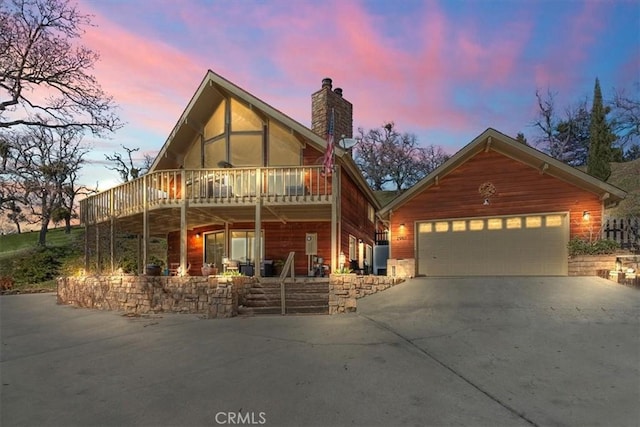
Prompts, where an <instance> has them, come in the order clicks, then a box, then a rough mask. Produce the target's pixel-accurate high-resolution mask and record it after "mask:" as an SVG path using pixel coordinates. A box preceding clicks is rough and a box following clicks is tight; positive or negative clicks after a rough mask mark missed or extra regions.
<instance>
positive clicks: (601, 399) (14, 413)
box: [0, 278, 640, 426]
mask: <svg viewBox="0 0 640 427" xmlns="http://www.w3.org/2000/svg"><path fill="white" fill-rule="evenodd" d="M639 313H640V292H638V291H637V290H634V289H629V288H626V287H623V286H620V285H614V284H613V283H611V282H608V281H606V280H603V279H598V278H542V279H540V278H475V279H474V278H464V279H414V280H411V281H409V282H407V283H404V284H402V285H399V286H397V287H395V288H393V289H390V290H388V291H386V292H383V293H381V294H377V295H373V296H370V297H367V298H365V299H363V300H360V301H359V311H358V313H357V314H349V315H342V316H332V317H330V316H298V317H280V316H275V317H261V318H234V319H224V320H222V319H218V320H204V319H200V318H198V317H197V316H192V315H169V314H167V315H157V316H149V317H140V318H128V317H124V316H122V315H121V314H120V313H114V312H99V311H92V310H86V309H75V308H72V307H69V306H58V305H56V304H55V296H53V295H52V294H39V295H23V296H4V297H0V321H1V324H0V325H1V326H0V334H1V337H0V338H1V348H0V375H1V382H2V386H1V387H2V388H1V389H0V393H1V394H0V424H1V425H2V426H22V425H24V426H40V425H45V426H46V425H50V426H71V425H77V426H89V425H118V426H126V425H144V426H147V425H148V426H158V425H167V426H178V425H182V426H215V425H272V426H280V425H291V426H302V425H310V426H315V425H317V426H334V425H335V426H343V425H362V426H371V425H384V426H395V425H414V426H448V425H470V426H477V425H487V426H496V425H504V426H517V425H525V426H526V425H575V426H589V425H615V426H633V425H638V424H639V423H640V406H639V405H638V402H639V401H640V318H639V316H640V314H639Z"/></svg>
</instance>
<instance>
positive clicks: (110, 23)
mask: <svg viewBox="0 0 640 427" xmlns="http://www.w3.org/2000/svg"><path fill="white" fill-rule="evenodd" d="M78 5H79V8H80V10H81V11H82V12H83V13H87V14H91V15H93V18H92V22H93V24H95V27H92V28H89V29H88V30H87V32H86V34H85V35H84V36H83V38H82V40H83V43H84V44H85V45H87V46H88V47H90V48H92V49H94V50H95V51H97V52H99V53H100V56H101V58H100V62H99V63H98V64H97V66H96V68H95V70H93V71H94V74H95V75H96V77H97V78H98V80H99V82H100V83H101V85H102V87H103V89H104V90H105V91H106V92H108V93H109V94H111V95H112V96H113V97H114V99H115V101H116V103H117V104H118V105H119V107H120V108H119V110H118V113H119V116H120V118H121V119H122V120H123V121H124V122H126V126H125V127H124V128H122V129H121V130H119V131H118V132H117V133H116V134H115V135H113V137H112V139H110V140H89V141H91V143H92V145H93V147H94V150H93V151H92V153H91V155H90V160H91V161H93V162H95V164H94V165H93V166H91V167H89V166H88V167H87V168H86V171H85V181H86V182H85V183H86V184H91V183H93V184H95V182H96V181H98V182H99V188H100V189H101V190H104V189H106V188H109V187H111V186H112V185H114V184H116V183H117V175H116V174H115V172H112V171H109V170H107V169H106V168H105V167H104V154H105V153H107V154H109V153H113V152H114V151H122V150H121V148H120V144H124V145H126V146H127V147H129V148H134V147H140V150H141V153H149V154H153V155H155V153H156V152H157V151H158V150H159V149H160V147H161V146H162V145H163V143H164V142H165V140H166V138H167V136H168V134H169V132H170V131H171V129H172V128H173V127H174V125H175V124H176V121H177V120H178V117H179V116H180V114H181V113H182V112H183V110H184V108H185V107H186V105H187V103H188V102H189V99H190V98H191V96H192V95H193V94H194V92H195V90H196V89H197V87H198V85H199V84H200V82H201V81H202V79H203V77H204V76H205V74H206V72H207V70H208V69H211V70H212V71H214V72H216V73H217V74H220V75H221V76H222V77H224V78H226V79H228V80H230V81H232V82H234V83H235V84H237V85H238V86H240V87H241V88H243V89H245V90H247V91H248V92H250V93H251V94H253V95H255V96H257V97H258V98H260V99H262V100H263V101H265V102H266V103H268V104H270V105H271V106H273V107H275V108H277V109H279V110H280V111H282V112H283V113H285V114H287V115H288V116H290V117H292V118H293V119H295V120H297V121H299V122H300V123H302V124H303V125H306V126H310V122H311V94H312V93H313V92H315V91H316V90H318V89H319V88H320V86H321V81H322V79H323V78H324V77H330V78H332V79H333V83H334V87H341V88H342V89H343V91H344V97H345V98H346V99H347V100H349V101H350V102H351V103H353V106H354V108H353V109H354V133H355V131H356V130H357V128H359V127H363V128H364V129H370V128H373V127H379V126H381V125H382V124H383V123H385V122H387V121H394V122H395V123H396V127H397V128H398V130H399V131H401V132H409V133H414V134H416V135H417V137H418V140H419V142H420V143H421V144H423V145H428V144H436V145H440V146H442V147H443V148H444V149H445V151H447V152H449V153H450V154H453V153H455V152H456V151H457V150H458V149H460V148H461V147H462V146H464V145H465V144H467V143H468V142H470V141H471V140H472V139H473V138H474V137H475V136H477V135H478V134H480V133H481V132H483V131H484V130H485V129H486V128H487V127H493V128H496V129H497V130H499V131H501V132H504V133H506V134H508V135H512V136H515V135H516V134H517V133H518V132H523V133H524V134H525V135H526V136H527V138H528V139H529V141H530V142H533V140H534V139H535V131H534V129H533V128H532V127H531V122H532V121H533V120H534V119H535V116H536V112H537V109H536V99H535V91H536V89H541V90H543V91H545V92H546V91H547V89H550V90H551V91H552V92H554V93H556V94H557V97H556V101H557V104H558V106H559V107H564V106H567V105H569V104H572V103H575V102H577V101H579V100H580V99H584V98H587V97H588V98H591V96H592V93H593V86H594V81H595V78H596V77H599V78H600V84H601V86H602V90H603V95H604V97H605V98H609V97H611V96H612V94H613V90H614V88H616V89H622V90H625V91H626V92H627V93H629V94H631V93H635V96H636V97H637V96H638V95H637V94H638V90H639V88H638V86H637V84H638V82H640V3H638V1H636V0H631V1H595V0H592V1H574V0H554V1H551V0H548V1H544V0H542V1H540V0H535V1H528V0H527V1H515V0H484V1H480V0H477V1H463V0H457V1H412V0H409V1H404V0H403V1H398V0H379V1H356V0H335V1H304V0H296V1H270V0H269V1H264V0H263V1H250V0H226V1H214V0H180V1H172V0H167V1H160V0H79V2H78Z"/></svg>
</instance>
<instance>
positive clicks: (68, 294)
mask: <svg viewBox="0 0 640 427" xmlns="http://www.w3.org/2000/svg"><path fill="white" fill-rule="evenodd" d="M234 279H235V278H234ZM242 279H243V280H242V281H241V280H234V281H232V280H231V279H230V278H229V279H227V278H224V277H223V278H217V277H213V276H209V277H201V276H188V277H167V276H157V277H156V276H87V277H61V278H59V279H58V304H69V305H74V306H76V307H85V308H95V309H99V310H116V311H125V312H127V313H132V314H148V313H160V312H174V313H192V314H203V315H205V316H206V317H208V318H220V317H232V316H235V315H237V313H238V289H239V288H244V283H241V282H244V281H247V280H251V278H242Z"/></svg>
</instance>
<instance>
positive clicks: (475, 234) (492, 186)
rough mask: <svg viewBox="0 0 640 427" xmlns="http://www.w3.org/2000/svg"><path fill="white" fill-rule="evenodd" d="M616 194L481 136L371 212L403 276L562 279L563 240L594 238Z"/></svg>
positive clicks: (502, 140)
mask: <svg viewBox="0 0 640 427" xmlns="http://www.w3.org/2000/svg"><path fill="white" fill-rule="evenodd" d="M624 197H625V192H624V191H622V190H620V189H619V188H617V187H614V186H612V185H609V184H607V183H605V182H602V181H600V180H598V179H596V178H594V177H592V176H590V175H587V174H586V173H583V172H581V171H579V170H577V169H575V168H573V167H570V166H567V165H566V164H564V163H561V162H559V161H557V160H555V159H553V158H551V157H549V156H547V155H545V154H543V153H541V152H539V151H537V150H535V149H533V148H531V147H529V146H527V145H525V144H522V143H519V142H518V141H516V140H514V139H513V138H511V137H509V136H507V135H504V134H502V133H500V132H498V131H496V130H494V129H487V130H486V131H485V132H483V133H482V134H480V135H479V136H478V137H477V138H475V139H474V140H473V141H471V142H470V143H469V144H468V145H467V146H465V147H464V148H462V149H461V150H460V151H459V152H458V153H456V154H455V155H454V156H453V157H451V159H449V160H448V161H447V162H446V163H444V164H443V165H441V166H440V167H439V168H437V169H436V170H434V171H433V172H432V173H431V174H429V175H428V176H427V177H425V178H424V179H423V180H422V181H420V182H419V183H417V184H416V185H415V186H414V187H412V188H411V189H409V190H407V191H406V192H405V193H403V194H402V195H400V196H398V197H397V198H396V199H394V200H393V201H392V202H390V203H389V204H387V205H386V206H384V207H383V208H382V209H381V211H380V212H379V215H380V217H381V218H382V219H383V220H384V221H385V222H386V224H387V225H388V227H389V230H390V236H389V242H390V248H389V257H390V258H391V260H392V261H394V262H395V261H398V260H409V261H410V263H409V265H410V267H408V268H410V270H413V271H410V274H416V275H427V276H473V275H485V276H486V275H528V276H537V275H567V269H568V254H567V243H568V242H569V240H570V239H571V238H574V237H579V238H588V239H589V238H590V239H596V238H599V237H600V231H601V226H602V219H603V214H604V209H605V208H607V207H611V206H615V205H616V204H617V203H619V202H620V201H621V200H622V199H623V198H624Z"/></svg>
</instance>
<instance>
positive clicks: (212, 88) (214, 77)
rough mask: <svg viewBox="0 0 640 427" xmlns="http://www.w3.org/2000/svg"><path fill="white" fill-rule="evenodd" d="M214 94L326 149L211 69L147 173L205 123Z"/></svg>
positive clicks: (304, 130) (307, 131)
mask: <svg viewBox="0 0 640 427" xmlns="http://www.w3.org/2000/svg"><path fill="white" fill-rule="evenodd" d="M215 95H217V96H225V97H226V96H228V95H231V96H233V97H235V98H237V99H238V100H240V101H244V102H245V103H246V104H247V105H249V107H250V108H255V109H257V110H258V111H260V112H262V114H264V115H266V116H268V117H270V118H272V119H273V120H275V121H277V122H279V123H281V124H282V125H284V126H285V127H288V128H289V129H291V130H292V131H293V132H297V133H299V134H300V135H301V136H302V137H304V138H305V139H306V140H308V141H309V142H310V143H311V144H312V146H314V147H315V148H316V149H318V150H320V151H323V150H324V149H325V147H326V141H325V140H324V139H323V138H321V137H319V136H318V135H316V134H315V133H313V132H312V131H311V130H310V129H309V128H307V127H305V126H304V125H302V124H300V123H298V122H297V121H295V120H293V119H292V118H291V117H289V116H287V115H285V114H284V113H282V112H281V111H279V110H277V109H275V108H273V107H272V106H270V105H269V104H267V103H266V102H264V101H262V100H260V99H258V98H256V97H255V96H253V95H251V94H250V93H249V92H247V91H245V90H243V89H242V88H240V87H238V86H236V85H235V84H233V83H231V82H230V81H229V80H227V79H225V78H223V77H222V76H220V75H218V74H216V73H214V72H213V71H211V70H208V71H207V74H206V75H205V77H204V79H203V80H202V83H200V86H199V87H198V89H197V90H196V92H195V94H194V95H193V97H192V98H191V100H190V101H189V103H188V104H187V107H186V108H185V110H184V111H183V113H182V115H181V116H180V118H179V119H178V122H177V123H176V125H175V126H174V127H173V129H172V130H171V132H170V133H169V136H168V138H167V140H166V141H165V143H164V145H163V146H162V148H161V149H160V151H159V153H158V156H157V157H156V159H155V160H154V162H153V165H152V166H151V168H150V171H154V170H155V169H156V167H157V166H158V164H159V163H160V160H161V159H162V158H163V157H166V155H167V154H168V151H169V150H170V149H171V145H172V143H173V142H174V140H175V139H176V138H177V136H179V135H180V134H181V132H182V131H183V130H186V131H188V132H189V133H192V132H193V126H195V125H203V124H204V123H202V122H201V121H202V120H204V118H205V117H206V116H207V114H210V113H212V111H209V109H210V102H209V97H211V96H215ZM206 118H208V117H206ZM190 120H191V121H193V122H195V125H194V124H193V123H190Z"/></svg>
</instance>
